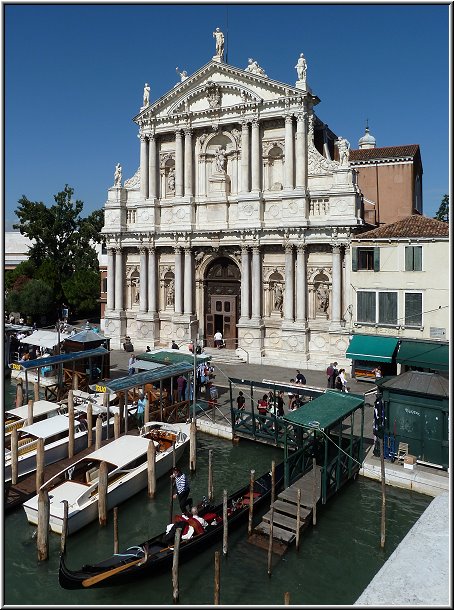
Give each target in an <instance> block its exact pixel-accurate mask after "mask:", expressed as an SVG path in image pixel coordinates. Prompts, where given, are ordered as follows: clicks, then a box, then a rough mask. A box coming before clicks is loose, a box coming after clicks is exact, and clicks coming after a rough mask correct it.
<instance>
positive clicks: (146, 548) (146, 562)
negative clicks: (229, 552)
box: [58, 462, 284, 589]
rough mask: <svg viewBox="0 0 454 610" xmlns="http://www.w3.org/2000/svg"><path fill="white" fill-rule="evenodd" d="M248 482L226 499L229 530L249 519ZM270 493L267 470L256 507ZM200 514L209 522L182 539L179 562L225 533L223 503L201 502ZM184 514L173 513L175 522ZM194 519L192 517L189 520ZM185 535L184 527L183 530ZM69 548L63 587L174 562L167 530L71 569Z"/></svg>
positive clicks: (256, 491)
mask: <svg viewBox="0 0 454 610" xmlns="http://www.w3.org/2000/svg"><path fill="white" fill-rule="evenodd" d="M283 484H284V463H283V462H282V463H281V464H279V465H278V466H276V469H275V492H276V493H278V492H279V491H280V490H281V489H282V487H283ZM249 496H250V489H249V484H248V485H245V486H244V487H242V488H241V489H239V490H238V491H236V492H235V493H233V494H231V495H230V496H229V497H228V500H227V519H228V527H229V530H230V529H231V528H233V527H236V526H238V525H239V524H241V523H243V522H244V521H246V520H247V519H248V514H249ZM270 497H271V472H267V473H265V474H264V475H262V476H261V477H260V478H258V479H257V480H256V481H254V488H253V502H254V511H256V510H257V509H259V508H260V507H261V506H263V505H266V503H267V502H269V501H270ZM198 514H199V516H200V517H203V518H204V519H205V520H206V521H207V523H208V525H207V526H206V527H205V528H200V529H202V530H203V531H200V533H197V529H198V528H197V529H195V531H194V534H193V536H192V537H191V538H189V539H183V537H182V539H181V542H180V553H179V558H180V559H179V560H180V562H183V561H185V560H186V559H189V558H194V556H195V554H196V553H197V552H198V551H202V550H204V549H206V548H207V547H209V546H210V545H212V544H213V543H214V542H216V541H217V540H219V539H220V538H221V537H222V533H223V527H224V526H223V522H222V514H223V504H222V503H220V504H217V505H214V504H212V503H208V502H204V503H203V504H201V505H199V513H198ZM180 519H181V516H176V517H174V523H176V522H177V521H178V520H180ZM189 523H191V520H189ZM182 533H183V535H184V531H183V532H182ZM65 556H66V552H65V551H63V552H62V553H61V555H60V567H59V571H58V580H59V583H60V586H61V587H62V588H63V589H93V588H95V587H110V586H114V585H123V584H125V583H129V582H131V581H134V580H136V579H138V578H141V577H144V576H146V577H150V576H152V575H153V574H155V573H158V572H160V571H163V570H165V569H166V568H169V567H171V566H172V561H173V543H172V542H170V543H169V541H168V537H167V535H166V532H163V533H161V534H158V535H157V536H154V537H153V538H150V539H149V540H146V541H145V542H142V543H141V544H139V545H137V546H131V547H128V548H127V549H124V550H122V551H121V552H119V553H115V554H113V555H112V556H111V557H109V558H108V559H105V560H104V561H101V562H99V563H96V564H85V565H83V566H82V567H81V568H80V569H79V570H70V569H69V568H68V567H67V565H66V562H65V558H66V557H65Z"/></svg>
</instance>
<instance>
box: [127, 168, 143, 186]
mask: <svg viewBox="0 0 454 610" xmlns="http://www.w3.org/2000/svg"><path fill="white" fill-rule="evenodd" d="M138 186H140V167H139V168H138V169H137V171H136V173H135V174H134V176H132V177H131V178H129V179H128V180H125V184H124V187H125V188H126V189H133V188H137V187H138Z"/></svg>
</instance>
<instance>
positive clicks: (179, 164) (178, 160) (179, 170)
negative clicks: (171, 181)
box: [175, 129, 183, 197]
mask: <svg viewBox="0 0 454 610" xmlns="http://www.w3.org/2000/svg"><path fill="white" fill-rule="evenodd" d="M175 197H183V137H182V135H181V131H180V130H179V129H178V130H177V131H176V132H175Z"/></svg>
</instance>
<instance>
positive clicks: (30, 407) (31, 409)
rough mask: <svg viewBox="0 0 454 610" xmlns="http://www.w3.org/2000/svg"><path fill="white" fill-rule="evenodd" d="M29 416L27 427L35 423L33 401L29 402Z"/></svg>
mask: <svg viewBox="0 0 454 610" xmlns="http://www.w3.org/2000/svg"><path fill="white" fill-rule="evenodd" d="M27 415H28V417H27V425H29V426H31V425H32V423H33V400H29V401H28V409H27Z"/></svg>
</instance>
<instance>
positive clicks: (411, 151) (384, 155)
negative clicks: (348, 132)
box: [349, 144, 419, 161]
mask: <svg viewBox="0 0 454 610" xmlns="http://www.w3.org/2000/svg"><path fill="white" fill-rule="evenodd" d="M418 150H419V144H405V145H403V146H383V147H382V148H356V149H354V150H350V157H349V160H350V161H371V160H372V159H391V158H392V159H394V158H401V157H414V156H415V155H416V153H417V152H418Z"/></svg>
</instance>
